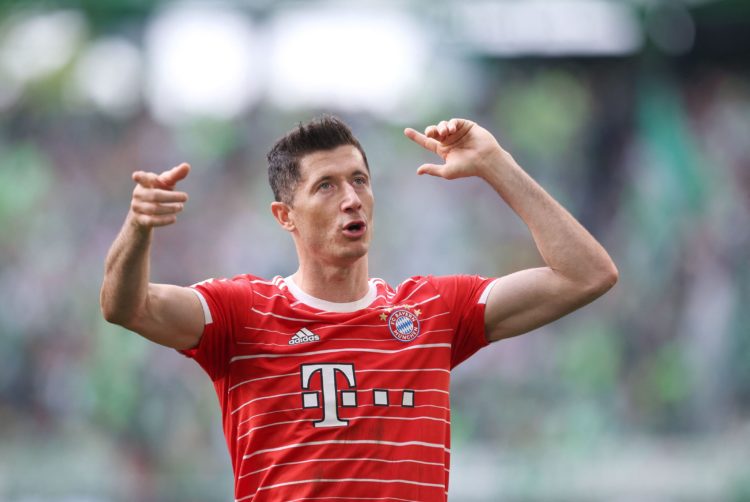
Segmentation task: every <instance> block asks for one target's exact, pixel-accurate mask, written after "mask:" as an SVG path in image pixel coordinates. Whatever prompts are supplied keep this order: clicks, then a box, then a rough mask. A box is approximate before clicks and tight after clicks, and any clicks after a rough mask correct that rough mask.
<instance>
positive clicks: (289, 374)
mask: <svg viewBox="0 0 750 502" xmlns="http://www.w3.org/2000/svg"><path fill="white" fill-rule="evenodd" d="M424 371H441V372H443V373H448V374H450V370H446V369H443V368H419V369H391V370H357V373H421V372H424ZM298 376H299V372H297V373H284V374H282V375H271V376H264V377H258V378H251V379H250V380H243V381H242V382H240V383H236V384H234V385H232V386H231V387H229V390H228V392H231V391H233V390H234V389H236V388H237V387H239V386H241V385H244V384H247V383H252V382H257V381H259V380H268V379H271V378H283V377H298Z"/></svg>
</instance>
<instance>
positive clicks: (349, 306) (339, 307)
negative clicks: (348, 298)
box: [284, 275, 378, 312]
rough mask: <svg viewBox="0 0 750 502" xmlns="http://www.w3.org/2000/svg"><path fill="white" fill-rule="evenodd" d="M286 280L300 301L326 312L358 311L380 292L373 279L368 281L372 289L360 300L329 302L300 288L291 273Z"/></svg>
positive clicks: (290, 290)
mask: <svg viewBox="0 0 750 502" xmlns="http://www.w3.org/2000/svg"><path fill="white" fill-rule="evenodd" d="M284 282H285V283H286V286H287V287H288V288H289V292H290V293H292V295H294V297H295V298H297V299H298V300H299V301H301V302H302V303H304V304H305V305H309V306H310V307H312V308H316V309H318V310H324V311H326V312H356V311H357V310H361V309H363V308H365V307H368V306H369V305H370V304H371V303H372V302H373V301H375V297H376V296H377V294H378V290H377V287H376V286H375V284H374V283H373V282H372V281H368V284H369V286H370V289H369V290H368V291H367V294H366V295H365V296H363V297H362V298H360V299H359V300H356V301H353V302H347V303H337V302H329V301H327V300H321V299H320V298H315V297H314V296H310V295H308V294H307V293H305V292H304V291H302V289H300V287H299V286H297V284H295V282H294V280H292V276H291V275H290V276H289V277H285V278H284Z"/></svg>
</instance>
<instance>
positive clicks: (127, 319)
mask: <svg viewBox="0 0 750 502" xmlns="http://www.w3.org/2000/svg"><path fill="white" fill-rule="evenodd" d="M99 308H100V310H101V313H102V317H104V320H105V321H107V322H108V323H111V324H116V325H118V326H122V327H124V328H127V329H130V326H132V325H133V320H134V316H133V315H130V314H129V313H128V312H126V311H125V310H123V309H122V308H119V307H118V306H117V304H116V303H115V302H114V301H112V300H111V299H110V298H108V296H107V295H106V293H105V291H104V290H102V292H101V294H100V296H99Z"/></svg>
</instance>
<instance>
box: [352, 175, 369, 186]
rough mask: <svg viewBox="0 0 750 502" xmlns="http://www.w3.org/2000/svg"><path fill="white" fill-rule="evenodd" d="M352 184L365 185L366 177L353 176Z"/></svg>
mask: <svg viewBox="0 0 750 502" xmlns="http://www.w3.org/2000/svg"><path fill="white" fill-rule="evenodd" d="M354 184H355V185H360V186H365V185H367V178H365V177H364V176H357V177H356V178H354Z"/></svg>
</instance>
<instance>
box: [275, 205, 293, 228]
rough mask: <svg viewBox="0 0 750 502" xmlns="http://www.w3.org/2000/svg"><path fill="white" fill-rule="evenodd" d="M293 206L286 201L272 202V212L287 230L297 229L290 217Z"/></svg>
mask: <svg viewBox="0 0 750 502" xmlns="http://www.w3.org/2000/svg"><path fill="white" fill-rule="evenodd" d="M291 211H292V208H291V207H289V205H288V204H285V203H284V202H271V213H273V217H274V218H276V221H278V222H279V225H281V228H283V229H284V230H286V231H287V232H292V231H293V230H294V229H295V226H294V222H293V221H292V219H291V217H290V213H291Z"/></svg>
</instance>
